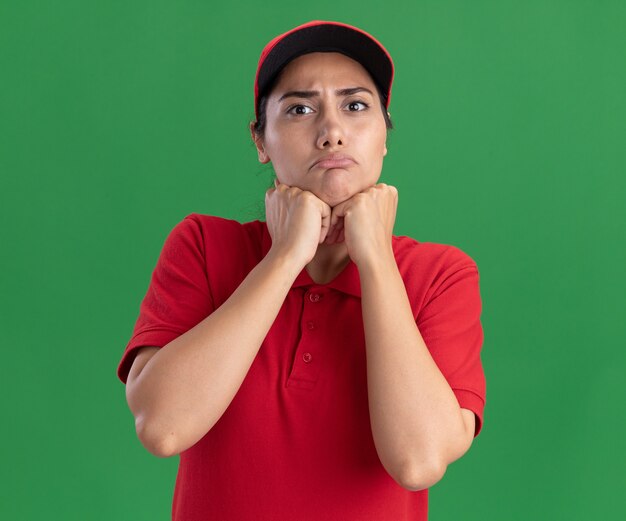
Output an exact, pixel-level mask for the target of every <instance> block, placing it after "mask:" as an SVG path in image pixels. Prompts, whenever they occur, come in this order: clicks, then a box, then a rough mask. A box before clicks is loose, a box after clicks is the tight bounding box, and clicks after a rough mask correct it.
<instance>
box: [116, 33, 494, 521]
mask: <svg viewBox="0 0 626 521" xmlns="http://www.w3.org/2000/svg"><path fill="white" fill-rule="evenodd" d="M392 80H393V62H392V60H391V57H390V56H389V54H388V52H387V51H386V50H385V49H384V47H383V46H382V45H381V44H380V43H379V42H378V41H377V40H376V39H375V38H374V37H372V36H371V35H369V34H367V33H365V32H364V31H362V30H360V29H358V28H356V27H352V26H349V25H346V24H342V23H338V22H322V21H314V22H309V23H307V24H304V25H301V26H298V27H296V28H294V29H292V30H290V31H288V32H287V33H284V34H281V35H280V36H277V37H276V38H274V39H273V40H272V41H270V42H269V43H268V44H267V46H266V47H265V49H264V50H263V52H262V54H261V58H260V60H259V65H258V70H257V75H256V79H255V115H256V121H254V122H252V123H251V125H250V130H251V135H252V139H253V141H254V143H255V145H256V149H257V151H258V157H259V160H260V161H261V162H262V163H267V162H271V163H272V165H273V169H274V172H275V174H276V181H275V187H274V188H271V189H269V190H268V191H267V192H266V194H265V206H266V222H263V221H258V220H257V221H252V222H247V223H239V222H237V221H233V220H228V219H223V218H220V217H215V216H210V215H203V214H196V213H194V214H190V215H188V216H187V217H185V218H184V219H183V220H182V221H181V222H179V223H178V224H177V225H176V226H175V227H174V229H173V230H172V232H171V233H170V234H169V236H168V238H167V240H166V241H165V245H164V247H163V251H162V252H161V255H160V257H159V260H158V262H157V266H156V268H155V270H154V272H153V275H152V280H151V282H150V286H149V288H148V292H147V294H146V296H145V298H144V300H143V302H142V304H141V308H140V314H139V318H138V319H137V323H136V325H135V329H134V332H133V336H132V338H131V340H130V342H129V343H128V345H127V347H126V350H125V352H124V355H123V358H122V360H121V361H120V364H119V367H118V376H119V378H120V379H121V380H122V381H123V382H124V383H126V395H127V400H128V404H129V407H130V409H131V411H132V413H133V415H134V417H135V420H136V430H137V434H138V436H139V439H140V440H141V442H142V443H143V445H144V446H145V447H146V448H147V449H148V450H149V451H150V452H151V453H153V454H155V455H157V456H161V457H168V456H172V455H176V454H178V455H180V464H179V470H178V476H177V480H176V488H175V491H174V499H173V509H172V513H173V519H175V520H180V521H182V520H184V521H196V520H201V519H202V520H208V519H215V520H218V519H219V520H225V521H230V520H233V521H235V520H236V521H240V520H248V519H250V520H272V521H279V520H298V521H303V520H304V521H306V520H319V519H324V520H325V521H330V520H341V521H345V520H369V519H371V520H387V519H388V520H394V521H399V520H405V519H406V520H408V519H411V520H425V519H426V518H427V506H428V488H429V487H430V486H432V485H434V484H435V483H437V481H439V480H440V479H441V478H442V476H443V475H444V472H445V470H446V468H447V466H448V465H449V464H450V463H451V462H453V461H455V460H456V459H458V458H460V457H461V456H462V455H463V454H464V453H465V452H466V451H467V450H468V449H469V447H470V445H471V443H472V440H473V438H474V437H475V436H476V435H477V434H478V432H479V431H480V429H481V426H482V417H483V409H484V403H485V378H484V374H483V370H482V364H481V360H480V350H481V347H482V341H483V331H482V327H481V323H480V314H481V299H480V291H479V284H478V283H479V275H478V269H477V267H476V264H475V262H474V261H473V260H472V259H471V258H470V257H469V256H468V255H467V254H465V253H464V252H463V251H461V250H460V249H458V248H456V247H454V246H450V245H444V244H437V243H427V242H418V241H417V240H414V239H412V238H409V237H405V236H395V235H393V226H394V221H395V216H396V208H397V204H398V191H397V190H396V189H395V188H394V187H393V186H391V185H387V184H383V183H378V180H379V177H380V174H381V171H382V166H383V158H384V157H385V155H386V154H387V147H386V137H387V132H388V129H389V128H391V120H390V117H389V114H388V112H387V109H388V107H389V101H390V95H391V85H392ZM406 197H407V200H409V201H410V200H411V195H410V194H408V195H407V196H406Z"/></svg>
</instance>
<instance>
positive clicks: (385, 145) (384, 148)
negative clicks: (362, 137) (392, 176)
mask: <svg viewBox="0 0 626 521" xmlns="http://www.w3.org/2000/svg"><path fill="white" fill-rule="evenodd" d="M386 155H387V143H385V144H384V145H383V157H385V156H386Z"/></svg>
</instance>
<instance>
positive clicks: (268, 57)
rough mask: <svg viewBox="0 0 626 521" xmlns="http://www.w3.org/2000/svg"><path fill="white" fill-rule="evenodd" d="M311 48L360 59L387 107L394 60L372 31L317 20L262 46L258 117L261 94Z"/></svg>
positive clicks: (256, 82) (256, 83) (257, 87)
mask: <svg viewBox="0 0 626 521" xmlns="http://www.w3.org/2000/svg"><path fill="white" fill-rule="evenodd" d="M310 52H340V53H342V54H345V55H346V56H348V57H349V58H352V59H353V60H356V61H358V62H359V63H360V64H361V65H362V66H363V67H364V68H365V69H366V70H367V72H369V73H370V75H371V76H372V78H373V79H374V82H375V83H376V84H377V85H378V88H379V89H380V91H381V93H382V95H383V103H384V105H385V108H388V107H389V102H390V101H391V84H392V82H393V71H394V69H393V61H392V60H391V55H390V54H389V53H388V52H387V49H385V48H384V47H383V45H382V44H381V43H380V42H379V41H378V40H377V39H376V38H374V37H373V36H372V35H371V34H368V33H366V32H365V31H363V30H361V29H359V28H357V27H353V26H352V25H348V24H344V23H341V22H326V21H322V20H314V21H312V22H308V23H305V24H303V25H299V26H298V27H295V28H294V29H291V30H290V31H287V32H286V33H284V34H281V35H279V36H277V37H276V38H274V39H273V40H271V41H270V42H269V43H268V44H267V45H266V46H265V48H264V49H263V52H262V53H261V57H260V58H259V65H258V67H257V71H256V77H255V79H254V114H255V116H256V118H257V119H258V118H259V114H258V102H259V97H260V96H261V95H263V94H265V92H266V90H267V89H268V88H269V86H270V85H271V84H272V82H273V81H274V80H275V79H276V77H277V75H278V73H279V72H280V71H281V70H282V69H283V67H285V65H287V64H288V63H289V62H290V61H291V60H293V59H295V58H297V57H298V56H301V55H303V54H307V53H310Z"/></svg>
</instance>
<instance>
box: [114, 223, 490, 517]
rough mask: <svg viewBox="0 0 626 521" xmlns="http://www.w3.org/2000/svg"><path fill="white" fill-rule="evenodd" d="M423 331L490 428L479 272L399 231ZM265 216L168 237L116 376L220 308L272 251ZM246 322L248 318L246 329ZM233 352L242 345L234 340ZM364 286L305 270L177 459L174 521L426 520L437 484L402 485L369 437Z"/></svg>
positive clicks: (452, 251) (187, 228) (344, 276)
mask: <svg viewBox="0 0 626 521" xmlns="http://www.w3.org/2000/svg"><path fill="white" fill-rule="evenodd" d="M392 245H393V251H394V255H395V258H396V262H397V264H398V267H399V271H400V273H401V275H402V278H403V280H404V284H405V287H406V290H407V294H408V296H409V300H410V303H411V307H412V310H413V315H414V317H415V320H416V323H417V325H418V328H419V330H420V333H421V335H422V337H423V339H424V341H425V343H426V345H427V346H428V349H429V351H430V353H431V355H432V357H433V359H434V360H435V362H436V363H437V366H438V367H439V369H440V370H441V372H442V373H443V375H444V376H445V377H446V379H447V381H448V383H449V384H450V387H451V388H452V390H453V391H454V394H455V395H456V397H457V399H458V401H459V404H460V406H461V407H464V408H467V409H470V410H472V411H474V413H475V415H476V432H475V435H477V434H478V432H479V431H480V429H481V426H482V418H483V408H484V404H485V390H486V389H485V378H484V374H483V369H482V364H481V360H480V350H481V346H482V342H483V330H482V327H481V323H480V314H481V298H480V293H479V284H478V282H479V275H478V270H477V267H476V264H475V263H474V261H473V260H472V259H471V258H470V257H469V256H468V255H467V254H465V253H464V252H463V251H461V250H460V249H458V248H456V247H454V246H449V245H444V244H436V243H428V242H417V241H416V240H414V239H411V238H409V237H405V236H393V243H392ZM270 246H271V236H270V234H269V232H268V229H267V225H266V223H265V222H263V221H258V220H257V221H252V222H248V223H243V224H242V223H239V222H237V221H233V220H229V219H223V218H220V217H214V216H209V215H201V214H195V213H194V214H190V215H188V216H187V217H185V218H184V219H183V220H182V221H181V222H180V223H178V224H177V225H176V226H175V227H174V228H173V230H172V231H171V232H170V234H169V235H168V237H167V239H166V241H165V244H164V247H163V250H162V252H161V255H160V257H159V259H158V262H157V264H156V268H155V269H154V271H153V273H152V278H151V281H150V285H149V287H148V291H147V294H146V296H145V298H144V299H143V301H142V303H141V307H140V312H139V317H138V319H137V322H136V324H135V328H134V331H133V334H132V338H131V339H130V341H129V343H128V345H127V346H126V350H125V352H124V354H123V357H122V359H121V361H120V364H119V366H118V370H117V374H118V377H119V378H120V379H121V380H122V382H124V383H126V379H127V377H128V371H129V369H130V366H131V364H132V361H133V359H134V357H135V355H136V352H137V349H138V348H139V347H142V346H157V347H162V346H164V345H166V344H167V343H169V342H171V341H172V340H174V339H175V338H176V337H178V336H179V335H181V334H183V333H185V332H186V331H188V330H189V329H191V328H192V327H193V326H195V325H196V324H197V323H198V322H200V321H201V320H203V319H204V318H205V317H206V316H208V315H209V314H210V313H211V312H212V311H213V310H215V309H217V308H218V307H219V306H220V305H221V304H222V303H223V302H225V301H226V300H227V299H228V297H229V296H230V295H231V294H232V293H233V292H234V291H235V289H237V287H238V286H239V284H240V283H241V282H242V281H243V280H244V278H245V277H246V276H247V274H248V273H249V272H250V271H251V270H252V269H253V268H254V266H256V265H257V264H258V263H259V262H260V261H261V259H263V257H264V256H265V255H266V253H267V252H268V251H269V249H270ZM242 327H245V324H242ZM233 349H237V346H236V345H233ZM365 349H366V348H365V335H364V329H363V321H362V311H361V288H360V282H359V273H358V269H357V267H356V265H355V264H354V263H353V262H352V261H350V262H349V263H348V265H347V266H346V267H345V269H344V270H343V271H342V272H341V273H340V274H339V275H338V276H337V277H336V278H335V279H334V280H333V281H332V282H329V283H328V284H316V283H315V282H314V281H313V280H312V279H311V278H310V276H309V275H308V273H307V271H306V269H303V270H302V272H301V273H300V274H299V275H298V277H297V278H296V280H295V281H294V283H293V285H292V287H291V289H290V290H289V292H288V294H287V297H286V298H285V301H284V303H283V306H282V307H281V309H280V311H279V313H278V316H277V317H276V320H275V321H274V323H273V325H272V327H271V328H270V330H269V332H268V334H267V336H266V338H265V340H264V342H263V344H262V345H261V347H260V349H259V352H258V354H257V355H256V358H255V359H254V362H253V363H252V366H251V367H250V370H249V372H248V374H247V375H246V377H245V379H244V381H243V383H242V385H241V387H240V389H239V391H238V392H237V394H236V395H235V397H234V398H233V401H232V402H231V404H230V405H229V407H228V408H227V409H226V411H225V412H224V414H223V415H222V417H221V418H220V419H219V420H218V422H217V423H216V424H215V425H214V426H213V428H212V429H211V430H210V431H209V432H208V433H207V434H206V435H205V436H204V437H203V438H202V439H201V440H199V441H198V442H197V443H196V444H195V445H194V446H193V447H190V448H189V449H188V450H186V451H184V452H182V453H181V454H180V461H179V467H178V474H177V478H176V486H175V489H174V497H173V506H172V519H173V520H175V521H201V520H202V521H208V520H215V521H246V520H254V521H264V520H267V521H309V520H310V521H319V520H324V521H355V520H359V521H365V520H372V521H374V520H375V521H383V520H389V521H403V520H407V521H408V520H411V521H423V520H426V519H427V507H428V490H421V491H409V490H406V489H404V488H402V487H401V486H400V485H399V484H398V483H396V481H395V480H394V479H393V478H391V476H390V475H389V474H388V473H387V472H386V470H385V469H384V467H383V466H382V464H381V462H380V460H379V458H378V454H377V452H376V448H375V446H374V441H373V438H372V433H371V426H370V418H369V411H368V399H367V380H366V350H365Z"/></svg>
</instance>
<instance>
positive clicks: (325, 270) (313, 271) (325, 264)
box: [306, 242, 350, 284]
mask: <svg viewBox="0 0 626 521" xmlns="http://www.w3.org/2000/svg"><path fill="white" fill-rule="evenodd" d="M348 262H350V256H349V255H348V248H347V247H346V243H345V242H340V243H335V244H324V243H322V244H320V245H318V247H317V251H316V252H315V257H313V260H311V262H309V263H308V264H307V265H306V270H307V272H308V273H309V275H310V276H311V278H312V279H313V280H314V281H315V282H317V283H318V284H325V283H326V282H330V281H331V280H333V279H334V278H335V277H336V276H337V275H338V274H339V273H340V272H341V270H342V269H343V268H344V267H345V266H346V265H347V264H348Z"/></svg>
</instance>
